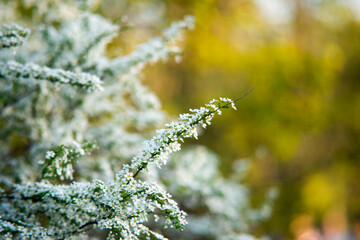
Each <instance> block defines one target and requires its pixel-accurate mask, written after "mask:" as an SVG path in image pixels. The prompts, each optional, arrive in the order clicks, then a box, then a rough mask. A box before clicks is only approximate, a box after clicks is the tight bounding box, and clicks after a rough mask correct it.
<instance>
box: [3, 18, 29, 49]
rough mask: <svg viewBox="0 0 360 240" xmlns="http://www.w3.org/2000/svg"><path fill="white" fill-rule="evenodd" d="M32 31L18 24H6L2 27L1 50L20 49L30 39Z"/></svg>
mask: <svg viewBox="0 0 360 240" xmlns="http://www.w3.org/2000/svg"><path fill="white" fill-rule="evenodd" d="M29 34H30V30H29V29H27V28H22V27H20V26H19V25H17V24H11V25H8V24H4V25H3V26H1V27H0V49H1V48H10V47H19V46H21V45H23V43H24V42H25V41H26V39H27V38H28V37H29Z"/></svg>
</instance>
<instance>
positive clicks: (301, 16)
mask: <svg viewBox="0 0 360 240" xmlns="http://www.w3.org/2000/svg"><path fill="white" fill-rule="evenodd" d="M95 11H97V12H99V13H101V14H103V15H105V16H106V17H109V18H110V19H113V20H114V21H115V20H119V19H120V20H121V21H126V22H127V23H128V24H129V25H131V26H133V28H132V29H131V30H130V31H127V32H123V33H121V34H120V36H119V37H118V38H116V39H115V40H114V41H113V42H112V44H111V45H110V46H109V49H108V52H109V55H110V56H112V55H113V56H117V55H121V54H126V53H128V52H131V50H133V48H134V46H135V45H136V44H138V43H140V42H145V41H146V39H148V38H150V37H152V36H156V35H158V34H160V33H161V29H163V28H165V27H166V26H168V25H169V24H170V22H172V21H176V20H179V19H182V17H183V16H184V15H187V14H191V15H194V16H195V17H196V20H197V21H196V27H195V29H194V30H193V31H192V32H189V33H187V34H186V37H185V38H184V41H183V43H182V48H183V49H184V53H183V56H182V62H181V63H176V62H175V61H172V62H171V61H170V62H169V63H166V64H163V63H160V64H156V65H154V66H150V67H148V68H147V70H146V72H145V74H144V76H143V80H144V81H145V82H146V83H147V85H148V86H149V88H150V89H152V90H153V91H154V92H155V93H157V95H158V96H159V97H160V99H161V101H162V103H163V108H164V110H166V111H167V112H170V113H171V114H173V115H177V114H179V113H182V112H186V111H187V110H188V109H189V108H195V107H198V106H201V105H203V104H204V103H206V102H208V101H209V100H210V99H212V98H217V97H220V96H224V97H230V98H233V99H235V98H237V97H240V96H242V95H243V94H245V93H246V92H247V91H249V89H251V88H252V87H253V86H254V87H255V89H254V91H253V92H252V93H251V94H250V95H249V96H247V97H246V98H244V99H243V100H241V101H240V102H238V103H237V106H238V111H237V112H233V111H226V112H225V113H224V116H222V117H220V118H217V119H216V121H215V122H214V124H213V125H212V126H211V127H210V128H209V129H208V130H207V131H206V133H204V134H203V136H201V137H200V138H199V141H198V142H197V143H200V144H204V145H206V146H208V147H209V148H210V149H212V150H213V151H215V152H216V153H217V154H218V155H219V156H221V158H222V171H223V172H224V174H227V173H229V172H231V171H232V169H231V167H230V166H231V162H232V161H234V160H236V159H239V158H250V159H251V162H252V167H251V172H250V174H249V176H248V179H247V181H248V183H249V184H250V186H251V189H252V194H253V195H254V204H256V202H257V201H260V200H259V199H260V198H261V197H260V196H262V195H263V193H264V191H266V190H267V189H268V188H269V187H271V186H278V188H279V190H280V195H279V197H278V200H277V201H276V203H275V207H274V212H273V216H272V218H271V219H270V220H268V221H267V222H264V223H263V224H261V225H260V226H259V227H258V228H257V229H255V234H258V235H263V234H265V235H268V236H270V237H272V238H273V239H360V180H359V179H358V178H359V176H360V91H359V90H360V0H199V1H192V0H182V1H180V0H163V1H160V0H148V1H145V0H142V1H140V0H135V1H116V0H103V1H98V3H97V5H96V9H95ZM257 196H258V197H257Z"/></svg>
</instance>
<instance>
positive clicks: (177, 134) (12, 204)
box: [0, 98, 235, 239]
mask: <svg viewBox="0 0 360 240" xmlns="http://www.w3.org/2000/svg"><path fill="white" fill-rule="evenodd" d="M229 105H230V106H232V107H233V108H235V105H234V102H233V101H231V100H230V99H227V98H221V100H220V101H219V100H212V101H211V102H210V104H207V105H206V106H205V107H202V108H200V109H193V110H191V113H188V114H183V115H180V121H179V122H172V123H170V124H167V125H166V127H167V128H166V129H162V130H158V131H157V135H156V136H155V137H154V138H153V139H152V140H150V141H149V142H146V146H145V148H144V149H143V150H142V152H141V154H140V155H139V156H137V157H134V158H133V159H132V161H131V164H130V165H124V166H123V169H122V170H121V171H120V172H119V173H118V174H117V175H116V178H115V180H114V182H112V183H110V184H105V183H103V182H102V181H99V180H97V181H94V182H93V183H90V184H79V183H73V184H71V185H69V186H66V185H52V184H50V183H49V182H40V183H34V184H30V183H28V184H22V185H18V184H15V185H11V186H8V189H7V190H5V191H4V192H2V194H1V195H0V196H1V200H2V206H6V208H4V209H3V210H2V211H1V216H2V219H0V223H2V225H3V229H2V230H1V229H0V232H1V233H2V234H7V235H8V236H12V237H16V238H20V239H21V238H29V236H32V237H34V238H41V237H56V238H63V237H67V236H71V235H76V234H80V233H82V232H84V231H85V230H86V229H87V227H88V226H90V225H96V226H97V227H99V228H106V229H109V230H110V232H111V233H110V235H109V239H118V238H121V239H141V237H142V236H146V237H150V236H151V235H154V234H153V233H152V232H151V231H150V230H149V229H148V228H147V227H146V226H145V225H144V224H145V223H146V222H147V221H148V218H149V217H150V215H153V216H154V217H155V218H156V219H157V218H158V217H159V216H161V217H163V218H164V221H165V226H168V227H170V228H176V229H183V228H184V226H185V224H186V220H185V216H186V214H185V212H183V211H181V210H180V209H179V208H178V206H177V203H176V202H175V201H174V200H172V198H171V195H170V194H169V193H167V192H165V191H164V190H163V189H161V188H159V187H158V186H157V185H156V184H153V183H149V182H146V181H141V180H136V179H135V178H136V177H137V175H138V173H139V172H140V171H142V170H145V169H147V167H148V165H149V164H156V165H158V166H161V165H163V164H165V163H166V159H167V157H168V155H169V154H170V153H171V152H173V151H178V150H180V142H182V141H183V140H184V138H189V137H195V138H197V132H196V127H197V126H202V127H205V126H207V125H210V123H211V120H212V118H213V117H214V116H215V114H216V113H218V114H220V113H221V109H223V108H226V107H228V106H229ZM81 152H82V151H81V149H80V150H76V151H74V150H72V149H70V150H69V149H68V148H64V147H61V146H60V147H59V148H57V149H56V150H55V151H50V152H47V155H46V157H45V160H44V164H47V166H48V167H50V166H52V165H54V162H56V163H55V165H59V164H64V161H59V160H57V158H62V159H64V157H66V156H67V154H69V153H70V154H71V153H73V154H75V155H83V154H84V153H81ZM65 159H68V157H66V158H65ZM63 167H64V166H63ZM59 169H61V166H57V167H56V168H54V171H52V170H47V169H46V170H45V174H44V175H45V176H48V174H49V173H53V172H54V174H58V175H60V179H63V178H65V177H68V175H69V173H68V172H66V171H60V170H59ZM61 174H63V175H61ZM21 206H27V207H26V208H24V207H21ZM85 206H86V207H85ZM25 216H27V217H25ZM42 218H45V219H48V220H49V221H50V224H49V226H47V227H43V226H42V223H41V221H42ZM10 219H11V221H10ZM29 226H31V228H30V227H29ZM19 229H20V230H19ZM159 236H160V235H159ZM160 239H161V238H160Z"/></svg>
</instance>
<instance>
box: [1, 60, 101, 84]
mask: <svg viewBox="0 0 360 240" xmlns="http://www.w3.org/2000/svg"><path fill="white" fill-rule="evenodd" d="M0 77H1V78H4V79H6V80H11V81H15V80H16V79H23V80H47V81H50V82H53V83H59V84H70V85H73V86H76V87H80V88H83V89H86V90H88V91H94V90H102V86H101V85H102V82H101V80H100V79H99V78H98V77H97V76H94V75H91V74H88V73H74V72H70V71H64V70H62V69H51V68H48V67H41V66H38V65H36V64H34V63H26V64H20V63H18V62H15V61H10V62H6V63H0Z"/></svg>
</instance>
